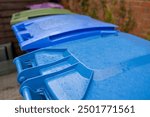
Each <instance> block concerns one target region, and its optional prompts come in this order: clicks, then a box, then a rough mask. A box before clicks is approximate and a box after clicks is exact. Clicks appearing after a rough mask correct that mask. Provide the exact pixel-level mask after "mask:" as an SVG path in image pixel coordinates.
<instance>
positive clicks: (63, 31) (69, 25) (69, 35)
mask: <svg viewBox="0 0 150 117" xmlns="http://www.w3.org/2000/svg"><path fill="white" fill-rule="evenodd" d="M66 20H67V21H66ZM116 27H117V26H116V25H114V24H109V23H105V22H101V21H98V20H95V19H93V18H91V17H88V16H84V15H77V14H70V15H55V16H47V17H43V18H37V19H33V20H28V21H25V22H22V23H18V24H16V25H13V26H12V28H13V30H14V32H15V34H16V37H17V40H18V42H19V45H20V47H21V49H22V50H24V51H29V50H35V49H39V48H43V47H47V46H53V45H56V44H58V43H64V42H67V41H72V40H75V39H80V38H81V37H85V36H90V35H93V34H94V33H95V32H100V33H103V34H106V35H109V34H111V33H113V34H114V33H117V31H116V30H115V28H116Z"/></svg>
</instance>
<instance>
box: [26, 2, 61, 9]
mask: <svg viewBox="0 0 150 117" xmlns="http://www.w3.org/2000/svg"><path fill="white" fill-rule="evenodd" d="M27 8H30V9H39V8H60V9H62V8H64V7H63V6H62V5H60V4H56V3H52V2H44V3H41V4H33V5H28V6H27Z"/></svg>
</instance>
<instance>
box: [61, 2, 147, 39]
mask: <svg viewBox="0 0 150 117" xmlns="http://www.w3.org/2000/svg"><path fill="white" fill-rule="evenodd" d="M61 3H62V4H63V5H64V6H65V7H66V8H68V9H70V10H72V11H74V12H77V13H81V14H86V15H90V16H92V17H94V18H96V19H100V20H103V21H107V22H112V23H115V24H118V25H119V27H120V30H122V31H125V32H129V33H132V34H135V35H138V36H140V37H143V38H145V39H149V40H150V0H61Z"/></svg>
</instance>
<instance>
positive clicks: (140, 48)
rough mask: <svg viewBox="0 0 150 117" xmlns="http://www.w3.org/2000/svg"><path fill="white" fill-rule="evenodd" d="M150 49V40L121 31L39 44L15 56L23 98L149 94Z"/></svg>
mask: <svg viewBox="0 0 150 117" xmlns="http://www.w3.org/2000/svg"><path fill="white" fill-rule="evenodd" d="M149 50H150V42H149V41H146V40H143V39H141V38H139V37H136V36H133V35H130V34H126V33H122V32H119V33H118V35H105V36H101V33H100V32H99V34H97V35H95V36H89V37H86V38H85V37H83V38H82V39H80V40H79V39H78V40H74V41H69V42H66V43H61V44H59V45H55V46H53V47H49V48H45V49H40V50H37V51H34V52H31V53H28V54H26V55H23V56H21V57H18V58H16V59H15V61H14V62H15V64H16V66H17V69H18V73H19V76H18V81H21V88H20V92H21V94H22V95H23V97H24V98H25V99H87V100H89V99H150V92H149V89H150V85H149V84H150V69H149V68H150V51H149ZM26 62H27V63H26ZM25 63H26V64H25ZM28 63H29V64H28Z"/></svg>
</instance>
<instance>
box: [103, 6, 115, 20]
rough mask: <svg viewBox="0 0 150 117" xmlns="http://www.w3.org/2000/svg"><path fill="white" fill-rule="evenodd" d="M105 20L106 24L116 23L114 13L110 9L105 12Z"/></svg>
mask: <svg viewBox="0 0 150 117" xmlns="http://www.w3.org/2000/svg"><path fill="white" fill-rule="evenodd" d="M104 20H105V21H106V22H111V23H114V22H115V21H114V17H113V13H112V11H111V10H110V9H109V8H107V9H105V10H104Z"/></svg>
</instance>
